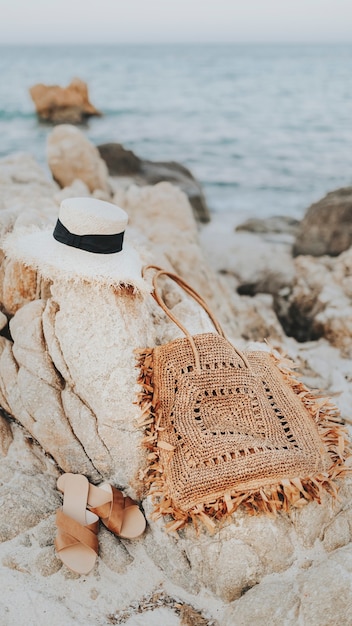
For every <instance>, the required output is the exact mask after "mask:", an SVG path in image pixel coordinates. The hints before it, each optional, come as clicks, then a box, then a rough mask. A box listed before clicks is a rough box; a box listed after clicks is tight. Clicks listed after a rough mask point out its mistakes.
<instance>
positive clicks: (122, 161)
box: [97, 143, 210, 222]
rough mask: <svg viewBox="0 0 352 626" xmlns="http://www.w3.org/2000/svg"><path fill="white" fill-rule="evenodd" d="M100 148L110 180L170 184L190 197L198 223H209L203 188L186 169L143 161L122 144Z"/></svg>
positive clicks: (110, 144) (168, 164) (108, 144)
mask: <svg viewBox="0 0 352 626" xmlns="http://www.w3.org/2000/svg"><path fill="white" fill-rule="evenodd" d="M97 147H98V150H99V152H100V156H101V158H102V159H103V160H104V161H105V163H106V165H107V166H108V170H109V174H110V176H116V177H119V176H121V177H126V176H129V177H131V178H132V179H133V180H134V182H135V183H136V184H137V185H156V184H157V183H160V182H162V181H168V182H170V183H172V184H174V185H176V186H177V187H179V188H180V189H182V191H184V193H185V194H186V195H187V196H188V199H189V201H190V203H191V205H192V208H193V211H194V215H195V218H196V219H197V220H198V221H199V222H209V220H210V212H209V208H208V206H207V203H206V199H205V197H204V193H203V190H202V187H201V185H200V183H199V182H198V181H197V180H196V179H195V178H194V176H193V175H192V173H191V172H190V171H189V169H187V167H185V166H184V165H181V164H180V163H176V162H174V161H148V160H147V159H140V158H139V157H138V156H137V155H136V154H134V152H132V150H126V149H125V148H124V147H123V145H121V144H119V143H106V144H102V145H100V146H97Z"/></svg>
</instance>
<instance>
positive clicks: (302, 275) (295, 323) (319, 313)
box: [274, 249, 352, 356]
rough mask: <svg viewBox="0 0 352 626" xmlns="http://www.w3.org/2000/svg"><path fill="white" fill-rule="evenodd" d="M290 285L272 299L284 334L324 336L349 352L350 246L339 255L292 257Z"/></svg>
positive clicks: (351, 319)
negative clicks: (292, 268)
mask: <svg viewBox="0 0 352 626" xmlns="http://www.w3.org/2000/svg"><path fill="white" fill-rule="evenodd" d="M294 266H295V276H294V279H293V281H292V285H291V287H290V288H289V289H288V290H287V291H285V292H284V293H281V294H280V293H279V294H278V295H277V296H276V298H275V302H274V305H275V310H276V313H277V315H278V317H279V319H280V321H281V323H282V325H283V327H284V330H285V332H286V334H287V335H289V336H293V337H295V338H296V339H297V340H298V341H311V340H316V339H319V337H325V338H326V339H327V340H328V341H329V342H330V343H331V344H332V345H333V346H336V347H338V348H339V349H340V350H341V351H342V354H343V355H345V356H351V355H352V304H351V298H352V283H351V275H352V249H349V250H347V251H346V252H343V253H342V254H341V255H340V256H339V257H338V258H336V259H332V258H330V257H321V258H319V259H315V258H313V257H309V256H307V257H305V256H301V257H298V258H297V259H295V263H294Z"/></svg>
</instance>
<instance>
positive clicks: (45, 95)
mask: <svg viewBox="0 0 352 626" xmlns="http://www.w3.org/2000/svg"><path fill="white" fill-rule="evenodd" d="M29 93H30V95H31V98H32V100H33V102H34V104H35V107H36V110H37V114H38V117H39V118H40V119H42V120H44V121H48V122H52V123H54V124H80V123H82V122H83V121H84V120H85V119H86V118H87V117H90V116H92V115H99V116H100V115H101V112H100V111H98V109H96V108H95V106H93V104H92V103H91V102H90V100H89V96H88V87H87V84H86V83H85V82H84V81H83V80H80V79H79V78H74V79H73V80H72V81H71V83H70V84H69V85H68V87H60V86H59V85H43V84H42V83H38V84H37V85H34V86H33V87H31V88H30V90H29Z"/></svg>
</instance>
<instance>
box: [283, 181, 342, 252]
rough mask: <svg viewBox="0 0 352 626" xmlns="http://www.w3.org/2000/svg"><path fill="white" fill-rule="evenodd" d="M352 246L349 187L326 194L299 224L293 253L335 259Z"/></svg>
mask: <svg viewBox="0 0 352 626" xmlns="http://www.w3.org/2000/svg"><path fill="white" fill-rule="evenodd" d="M351 245H352V187H344V188H342V189H337V190H336V191H332V192H330V193H328V194H327V195H326V196H325V198H323V199H322V200H319V202H316V203H314V204H312V205H311V206H310V207H309V209H308V211H307V213H306V215H305V216H304V218H303V220H302V221H301V223H300V225H299V229H298V233H297V237H296V241H295V243H294V246H293V254H294V255H295V256H298V255H299V254H309V255H312V256H323V255H324V254H329V255H331V256H337V255H339V254H341V252H343V251H344V250H347V249H348V248H349V247H350V246H351Z"/></svg>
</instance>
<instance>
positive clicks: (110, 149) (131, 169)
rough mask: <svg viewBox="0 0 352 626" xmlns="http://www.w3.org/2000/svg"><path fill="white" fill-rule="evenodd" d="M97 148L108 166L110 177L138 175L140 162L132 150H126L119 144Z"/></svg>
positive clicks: (104, 144)
mask: <svg viewBox="0 0 352 626" xmlns="http://www.w3.org/2000/svg"><path fill="white" fill-rule="evenodd" d="M97 147H98V150H99V152H100V156H101V158H102V159H103V161H105V163H106V165H107V166H108V170H109V174H110V176H132V175H134V174H139V173H140V171H141V167H142V160H141V159H140V158H139V157H138V156H137V155H136V154H135V153H134V152H132V150H126V149H125V148H124V147H123V145H121V144H120V143H103V144H102V145H101V146H97Z"/></svg>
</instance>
